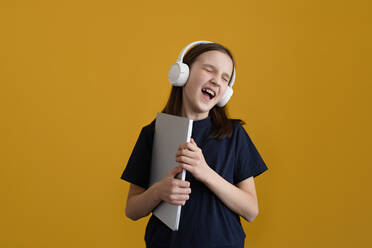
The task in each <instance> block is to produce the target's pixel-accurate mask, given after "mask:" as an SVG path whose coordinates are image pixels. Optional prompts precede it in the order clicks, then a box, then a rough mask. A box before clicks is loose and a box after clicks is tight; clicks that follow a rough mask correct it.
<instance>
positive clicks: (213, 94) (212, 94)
mask: <svg viewBox="0 0 372 248" xmlns="http://www.w3.org/2000/svg"><path fill="white" fill-rule="evenodd" d="M203 91H205V92H207V93H208V94H209V95H211V96H212V97H214V96H215V93H214V91H213V90H210V89H203Z"/></svg>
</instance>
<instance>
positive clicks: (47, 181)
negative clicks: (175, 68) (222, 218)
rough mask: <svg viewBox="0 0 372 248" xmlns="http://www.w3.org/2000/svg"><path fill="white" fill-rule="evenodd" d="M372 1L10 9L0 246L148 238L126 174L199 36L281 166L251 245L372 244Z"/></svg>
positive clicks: (2, 7)
mask: <svg viewBox="0 0 372 248" xmlns="http://www.w3.org/2000/svg"><path fill="white" fill-rule="evenodd" d="M371 14H372V13H371V1H369V0H365V1H362V0H358V1H330V0H327V1H321V0H315V1H314V0H307V1H301V0H281V1H274V0H271V1H269V0H268V1H265V0H264V1H262V0H261V1H259V0H257V1H243V0H241V1H159V2H158V1H133V2H129V1H108V0H106V1H71V0H70V1H8V0H5V1H4V0H2V1H1V2H0V35H1V38H0V82H1V88H0V106H1V115H0V116H1V117H0V118H1V121H0V132H1V133H0V135H1V147H0V148H1V156H0V191H1V194H0V195H1V204H0V247H6V248H8V247H12V248H13V247H56V248H58V247H110V248H111V247H144V242H143V236H144V228H145V226H146V222H147V218H146V219H143V220H140V221H137V222H133V221H131V220H129V219H128V218H126V217H125V215H124V206H125V203H126V196H127V190H128V183H126V182H125V181H122V180H121V179H120V176H121V173H122V171H123V169H124V167H125V165H126V162H127V161H128V158H129V155H130V153H131V151H132V148H133V146H134V144H135V142H136V140H137V137H138V135H139V132H140V129H141V127H142V126H144V125H146V124H148V123H149V122H150V121H151V120H152V119H153V118H155V114H156V112H158V111H160V110H161V109H162V107H163V106H164V104H165V102H166V100H167V98H168V95H169V92H170V84H169V82H168V80H167V74H168V70H169V68H170V65H171V64H172V63H173V62H175V60H176V58H177V56H178V53H179V52H180V50H181V49H182V48H183V47H184V46H185V45H186V44H188V43H190V42H192V41H195V40H201V39H203V40H211V41H216V42H219V43H221V44H223V45H225V46H227V47H228V48H229V49H231V51H232V52H233V54H234V55H235V58H236V62H237V65H236V69H237V79H236V84H235V85H234V96H233V97H232V99H231V101H230V102H229V104H228V105H229V112H230V116H231V117H234V118H242V119H243V120H245V121H246V122H247V125H246V126H245V128H246V130H247V132H248V133H249V135H250V136H251V138H252V139H253V141H254V143H255V144H256V146H257V148H258V150H259V152H260V153H261V155H262V157H263V158H264V160H265V162H266V163H267V165H268V167H269V170H268V171H267V172H265V173H264V174H262V175H260V176H259V177H257V178H256V180H255V181H256V187H257V194H258V197H259V205H260V213H259V215H258V217H257V218H256V219H255V220H254V221H253V222H252V223H248V222H245V221H243V226H244V229H245V231H246V234H247V238H246V246H247V247H257V248H258V247H265V248H268V247H371V244H372V242H371V241H372V237H371V221H372V218H371V217H372V214H371V211H372V200H371V188H372V185H371V184H372V183H371V181H372V179H371V176H372V175H371V165H372V163H371V162H372V160H371V146H372V142H371V139H372V135H371V130H370V129H371V126H372V123H371V106H372V101H371V98H372V94H371V88H372V87H371V83H372V76H371V66H372V63H371V58H372V51H371V50H372V49H371V44H372V39H371V32H372V18H371Z"/></svg>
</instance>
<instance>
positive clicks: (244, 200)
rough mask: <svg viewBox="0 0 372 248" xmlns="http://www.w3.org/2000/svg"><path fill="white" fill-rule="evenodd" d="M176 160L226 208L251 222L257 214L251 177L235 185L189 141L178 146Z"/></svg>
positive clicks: (193, 142) (255, 196)
mask: <svg viewBox="0 0 372 248" xmlns="http://www.w3.org/2000/svg"><path fill="white" fill-rule="evenodd" d="M176 161H177V162H179V163H180V166H182V168H184V169H186V170H187V171H189V172H190V173H192V174H193V176H194V177H195V178H196V179H198V180H199V181H201V182H202V183H204V184H205V185H206V186H207V187H208V188H209V189H210V190H211V191H212V192H213V193H214V194H215V195H216V196H217V197H218V198H219V199H220V200H221V201H222V202H223V203H224V204H225V205H226V206H227V207H228V208H230V209H231V210H232V211H234V212H235V213H237V214H239V215H240V216H242V217H243V218H244V219H246V220H247V221H249V222H251V221H253V220H254V219H255V217H256V216H257V215H258V202H257V195H256V189H255V184H254V179H253V177H250V178H247V179H245V180H243V181H242V182H240V183H238V184H237V185H236V186H235V185H233V184H231V183H230V182H228V181H226V180H225V179H224V178H222V177H221V176H220V175H219V174H218V173H216V172H215V171H214V170H212V169H211V168H210V167H209V166H208V164H207V163H206V162H205V159H204V156H203V153H202V151H201V149H200V148H199V147H198V146H197V145H196V143H195V141H194V140H193V139H191V143H185V144H183V145H181V146H180V149H179V150H178V152H177V155H176Z"/></svg>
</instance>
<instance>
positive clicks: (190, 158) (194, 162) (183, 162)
mask: <svg viewBox="0 0 372 248" xmlns="http://www.w3.org/2000/svg"><path fill="white" fill-rule="evenodd" d="M190 141H191V142H186V143H184V144H182V145H180V147H179V149H178V152H177V154H176V161H177V162H178V163H179V165H180V166H181V167H182V168H183V169H185V170H187V171H189V172H190V173H191V174H192V175H193V176H194V177H195V178H196V179H197V180H199V181H201V182H204V181H205V180H206V178H207V177H208V175H209V172H210V170H211V168H210V167H209V166H208V164H207V163H206V162H205V159H204V155H203V152H202V150H201V149H200V148H199V147H198V145H197V144H196V143H195V141H194V139H193V138H191V140H190Z"/></svg>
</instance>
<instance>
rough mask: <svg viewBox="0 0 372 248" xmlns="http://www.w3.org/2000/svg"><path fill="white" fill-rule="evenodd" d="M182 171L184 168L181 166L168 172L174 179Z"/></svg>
mask: <svg viewBox="0 0 372 248" xmlns="http://www.w3.org/2000/svg"><path fill="white" fill-rule="evenodd" d="M181 171H182V167H181V166H177V167H175V168H173V169H171V170H170V171H169V172H168V174H167V175H168V176H170V177H174V176H175V175H177V174H178V173H180V172H181Z"/></svg>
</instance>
